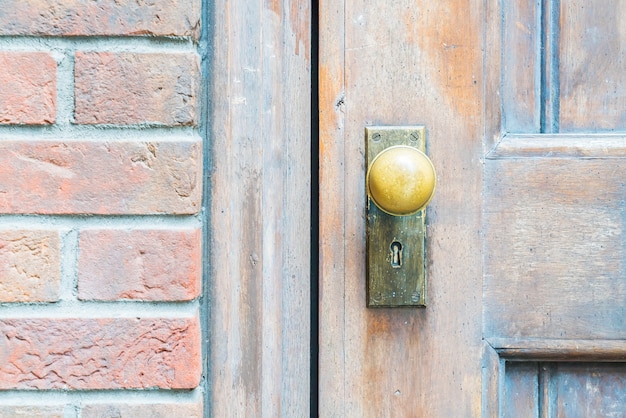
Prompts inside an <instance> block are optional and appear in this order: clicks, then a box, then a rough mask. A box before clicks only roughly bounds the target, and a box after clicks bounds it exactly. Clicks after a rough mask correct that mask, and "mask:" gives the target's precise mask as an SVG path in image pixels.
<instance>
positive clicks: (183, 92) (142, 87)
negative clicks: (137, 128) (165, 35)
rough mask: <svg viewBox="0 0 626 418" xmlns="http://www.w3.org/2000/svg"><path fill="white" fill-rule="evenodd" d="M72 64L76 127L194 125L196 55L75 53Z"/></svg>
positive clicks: (197, 91) (197, 81) (197, 75)
mask: <svg viewBox="0 0 626 418" xmlns="http://www.w3.org/2000/svg"><path fill="white" fill-rule="evenodd" d="M75 65H76V67H75V103H76V109H75V114H74V118H75V121H76V123H79V124H116V125H126V124H141V123H147V124H157V125H166V126H177V125H196V124H197V121H198V107H199V100H200V99H199V96H200V61H199V57H198V55H197V54H194V53H168V54H165V53H143V54H135V53H129V52H123V53H114V52H77V53H76V63H75Z"/></svg>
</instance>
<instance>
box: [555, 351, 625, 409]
mask: <svg viewBox="0 0 626 418" xmlns="http://www.w3.org/2000/svg"><path fill="white" fill-rule="evenodd" d="M550 380H551V382H550V383H551V387H550V392H551V394H550V401H551V402H550V410H549V415H546V416H551V417H552V416H556V417H572V418H586V417H623V416H625V415H626V363H555V364H553V365H552V370H551V379H550Z"/></svg>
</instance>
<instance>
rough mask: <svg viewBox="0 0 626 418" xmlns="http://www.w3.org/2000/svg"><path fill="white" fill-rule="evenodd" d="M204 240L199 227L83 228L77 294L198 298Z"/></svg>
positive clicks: (104, 297)
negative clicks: (159, 228) (160, 228)
mask: <svg viewBox="0 0 626 418" xmlns="http://www.w3.org/2000/svg"><path fill="white" fill-rule="evenodd" d="M201 239H202V235H201V231H200V229H195V230H182V231H180V230H178V231H170V230H133V231H126V230H86V231H82V232H81V233H80V238H79V247H80V252H79V257H78V297H79V298H80V299H83V300H94V299H95V300H115V299H141V300H151V301H185V300H191V299H194V298H196V297H198V296H199V295H200V283H201V282H200V280H201V276H200V274H201V268H202V266H201V258H202V248H201V247H202V244H201Z"/></svg>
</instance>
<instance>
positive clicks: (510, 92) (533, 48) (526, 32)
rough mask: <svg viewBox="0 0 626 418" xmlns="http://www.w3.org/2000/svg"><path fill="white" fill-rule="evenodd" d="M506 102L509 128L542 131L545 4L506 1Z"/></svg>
mask: <svg viewBox="0 0 626 418" xmlns="http://www.w3.org/2000/svg"><path fill="white" fill-rule="evenodd" d="M502 17H503V23H502V31H503V44H504V50H503V51H502V106H503V113H504V123H505V126H504V130H505V131H506V132H525V133H531V132H539V130H540V123H541V121H540V113H541V103H540V100H541V90H540V85H541V55H540V50H539V49H540V45H541V5H540V4H539V3H538V2H533V1H512V2H507V3H505V4H503V10H502Z"/></svg>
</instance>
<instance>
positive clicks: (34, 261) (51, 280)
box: [0, 230, 61, 302]
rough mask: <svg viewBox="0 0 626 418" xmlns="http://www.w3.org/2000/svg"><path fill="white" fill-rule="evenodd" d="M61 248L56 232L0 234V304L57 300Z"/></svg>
mask: <svg viewBox="0 0 626 418" xmlns="http://www.w3.org/2000/svg"><path fill="white" fill-rule="evenodd" d="M60 247H61V246H60V239H59V233H58V232H56V231H36V230H0V302H54V301H56V300H58V298H59V286H60V281H61V263H60V259H61V249H60Z"/></svg>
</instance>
